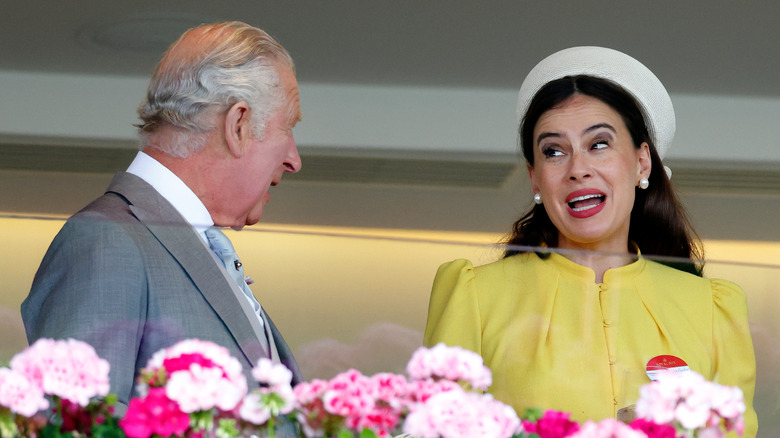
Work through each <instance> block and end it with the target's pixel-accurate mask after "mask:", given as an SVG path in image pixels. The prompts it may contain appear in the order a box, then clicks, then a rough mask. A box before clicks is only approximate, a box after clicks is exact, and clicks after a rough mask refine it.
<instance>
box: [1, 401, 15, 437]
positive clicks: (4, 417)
mask: <svg viewBox="0 0 780 438" xmlns="http://www.w3.org/2000/svg"><path fill="white" fill-rule="evenodd" d="M18 434H19V429H18V428H17V427H16V423H15V422H14V417H13V414H12V413H11V410H10V409H7V408H4V407H2V406H0V437H3V438H11V437H15V436H17V435H18Z"/></svg>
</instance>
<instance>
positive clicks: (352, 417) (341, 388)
mask: <svg viewBox="0 0 780 438" xmlns="http://www.w3.org/2000/svg"><path fill="white" fill-rule="evenodd" d="M322 402H323V406H324V407H325V410H326V411H327V412H329V413H331V414H334V415H339V416H342V417H344V418H345V419H346V424H347V427H349V428H351V429H354V428H356V427H357V424H358V421H359V418H360V416H361V415H363V413H365V412H368V410H369V409H371V407H372V406H373V404H374V400H373V399H372V398H371V397H370V394H369V392H368V378H367V377H365V376H363V375H362V374H360V372H359V371H357V370H348V371H346V372H343V373H341V374H339V375H337V376H336V377H334V378H333V379H331V381H330V383H329V384H328V389H327V390H326V391H325V394H323V396H322Z"/></svg>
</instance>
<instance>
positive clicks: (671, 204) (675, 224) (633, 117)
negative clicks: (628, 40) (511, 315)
mask: <svg viewBox="0 0 780 438" xmlns="http://www.w3.org/2000/svg"><path fill="white" fill-rule="evenodd" d="M575 94H581V95H585V96H590V97H594V98H596V99H599V100H600V101H602V102H604V103H606V104H607V105H609V106H610V107H611V108H612V109H614V110H615V111H616V112H617V113H618V114H620V116H621V118H622V119H623V122H624V123H625V124H626V128H628V132H629V133H630V134H631V139H632V141H633V142H634V146H635V147H636V148H639V147H640V145H641V144H642V143H645V142H646V143H647V144H648V145H649V149H650V159H651V162H652V170H651V172H650V177H649V178H648V180H649V181H650V186H649V187H648V188H647V189H646V190H641V189H636V197H635V199H634V207H633V209H632V210H631V223H630V226H629V231H628V238H629V240H631V241H632V242H634V243H636V245H637V246H638V247H639V249H640V250H641V251H642V254H643V255H647V256H660V257H671V258H682V259H687V260H688V261H689V262H688V263H673V262H666V264H668V265H670V266H673V267H675V268H678V269H681V270H684V271H687V272H693V273H695V274H697V275H701V269H702V266H701V264H700V263H701V262H700V260H702V252H701V247H700V242H699V238H698V236H697V235H696V232H695V231H694V230H693V227H692V226H691V224H690V221H689V220H688V216H687V214H686V213H685V209H684V208H683V207H682V205H681V204H680V201H679V200H678V198H677V195H676V193H675V191H674V188H673V187H672V184H671V182H670V181H669V178H668V177H667V176H666V172H665V171H664V167H663V163H662V162H661V158H660V157H659V156H658V152H657V151H656V149H655V145H654V144H653V141H652V140H651V138H650V134H649V133H648V131H647V127H646V125H645V121H644V118H643V117H642V112H641V111H640V110H639V107H638V106H637V104H636V102H635V101H634V99H633V98H631V96H630V95H629V94H628V93H627V92H625V91H624V90H623V89H622V88H620V87H618V86H617V85H614V84H613V83H611V82H608V81H606V80H603V79H599V78H594V77H591V76H567V77H564V78H562V79H558V80H555V81H552V82H549V83H547V85H545V86H544V87H543V88H542V89H541V90H539V92H538V93H536V96H534V98H533V100H532V101H531V104H530V105H529V106H528V111H527V112H526V114H525V117H524V118H523V120H522V121H521V123H520V146H521V148H522V152H523V156H524V157H525V160H526V161H527V162H528V164H529V165H530V166H533V165H534V154H533V132H534V127H535V126H536V122H537V121H538V120H539V118H540V117H541V116H542V114H544V113H545V112H546V111H547V110H549V109H551V108H554V107H556V106H558V105H560V104H561V103H563V102H564V101H565V100H566V99H568V98H570V97H571V96H573V95H575ZM504 243H505V244H506V245H507V248H506V250H505V251H504V257H509V256H511V255H514V254H518V253H521V252H525V251H524V250H522V249H521V248H516V247H517V246H527V247H539V246H547V247H550V248H555V247H557V246H558V229H557V228H555V225H554V224H553V223H552V221H551V220H550V217H549V216H548V215H547V212H546V211H545V209H544V206H543V205H535V206H533V207H532V208H531V210H530V211H528V212H527V213H525V214H524V215H523V216H522V217H521V218H520V219H518V220H517V222H515V223H514V226H513V227H512V233H511V234H510V235H509V236H508V237H507V239H506V240H505V242H504Z"/></svg>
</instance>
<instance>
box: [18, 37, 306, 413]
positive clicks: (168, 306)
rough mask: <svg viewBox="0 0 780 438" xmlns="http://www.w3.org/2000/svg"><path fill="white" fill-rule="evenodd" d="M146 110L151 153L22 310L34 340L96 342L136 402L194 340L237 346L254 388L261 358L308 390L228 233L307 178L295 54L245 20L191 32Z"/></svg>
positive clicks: (56, 245)
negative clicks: (149, 372) (136, 392)
mask: <svg viewBox="0 0 780 438" xmlns="http://www.w3.org/2000/svg"><path fill="white" fill-rule="evenodd" d="M138 113H139V116H140V118H141V121H142V123H141V124H140V125H139V128H140V136H141V141H142V145H143V148H142V151H141V152H139V153H138V156H137V157H136V158H135V160H134V161H133V162H132V163H131V164H130V167H129V168H128V169H127V172H122V173H119V174H117V175H116V176H115V177H114V179H113V181H112V182H111V185H110V186H109V187H108V189H107V191H106V193H105V194H104V195H103V196H101V197H100V198H98V199H97V200H95V201H94V202H92V203H91V204H89V205H88V206H87V207H86V208H84V209H83V210H81V211H80V212H79V213H77V214H76V215H74V216H73V217H71V218H70V219H69V220H68V222H67V223H66V224H65V226H64V227H63V228H62V230H61V231H60V233H59V234H58V235H57V237H56V238H55V239H54V241H53V242H52V244H51V247H50V248H49V250H48V252H47V253H46V256H45V257H44V259H43V262H42V263H41V266H40V268H39V270H38V273H37V274H36V276H35V280H34V282H33V286H32V290H31V291H30V295H29V296H28V297H27V299H26V300H25V301H24V303H23V304H22V316H23V318H24V323H25V328H26V330H27V335H28V338H29V341H30V342H33V341H34V340H36V339H38V338H43V337H50V338H68V337H72V338H77V339H82V340H84V341H86V342H88V343H90V344H91V345H93V346H94V347H95V349H96V350H97V352H98V354H99V355H100V356H101V357H103V358H105V359H107V360H108V361H109V362H110V364H111V373H110V377H111V390H112V392H114V393H116V394H117V395H118V397H119V400H120V402H121V403H124V404H127V402H128V400H129V399H130V397H131V396H132V395H133V385H134V381H135V379H136V377H137V376H138V373H139V370H140V369H141V368H142V367H144V366H145V365H146V363H147V360H148V359H149V357H150V356H151V355H152V354H153V353H155V352H156V351H157V350H159V349H162V348H165V347H169V346H171V345H172V344H174V343H175V342H177V341H180V340H183V339H187V338H199V339H201V340H209V341H213V342H215V343H217V344H219V345H222V346H224V347H227V348H228V349H229V350H230V352H231V353H232V355H233V356H234V357H236V358H237V359H239V360H240V361H241V363H242V364H243V366H244V371H245V374H246V375H247V378H248V382H249V383H250V385H251V384H252V382H253V381H254V380H253V379H252V378H251V373H250V370H251V368H252V366H253V365H254V364H255V363H256V362H257V360H258V359H259V358H261V357H268V358H271V359H272V360H274V361H277V362H281V363H284V364H285V365H286V366H287V367H288V368H289V369H290V370H291V371H292V372H293V376H294V377H293V383H295V382H297V381H298V380H300V372H299V371H298V367H297V365H296V363H295V360H294V359H293V357H292V354H291V353H290V350H289V348H288V347H287V345H286V344H285V342H284V340H283V339H282V337H281V335H280V334H279V332H278V331H277V329H276V327H275V326H274V324H273V323H272V322H271V320H270V319H269V318H268V316H267V315H266V313H265V312H264V310H263V308H262V307H261V306H260V305H259V304H258V302H257V301H256V300H255V298H254V296H253V295H252V293H251V291H250V290H249V288H248V286H247V284H246V282H245V281H244V276H243V268H242V267H241V263H240V262H239V261H238V259H237V258H236V257H235V253H234V252H233V248H232V245H231V244H230V242H229V240H227V238H226V237H225V235H224V234H223V233H222V232H221V231H220V230H219V227H231V228H234V229H238V228H241V227H243V226H244V225H252V224H254V223H256V222H257V221H259V220H260V217H261V216H262V213H263V207H264V206H265V204H266V203H267V202H268V200H269V199H270V195H269V193H268V191H269V188H270V187H271V186H275V185H277V184H279V181H280V180H281V178H282V175H283V174H284V173H285V172H290V173H293V172H297V171H298V170H299V169H300V168H301V160H300V157H299V156H298V151H297V149H296V145H295V141H294V140H293V135H292V129H293V127H294V126H295V124H296V122H297V121H298V120H300V104H299V97H298V84H297V82H296V80H295V73H294V67H293V61H292V59H291V58H290V55H289V54H288V53H287V52H286V51H285V49H284V48H283V47H282V46H281V45H279V44H278V43H277V42H276V41H275V40H274V39H273V38H271V37H270V36H269V35H268V34H266V33H265V32H263V31H262V30H260V29H257V28H254V27H251V26H249V25H246V24H244V23H239V22H230V23H220V24H210V25H204V26H201V27H197V28H194V29H190V30H189V31H187V32H186V33H185V34H184V35H182V37H181V38H180V39H179V40H178V41H177V42H175V43H174V44H173V45H172V46H171V47H170V49H168V52H167V53H166V54H165V55H164V57H163V59H162V60H161V61H160V63H159V65H158V66H157V69H156V71H155V72H154V75H153V76H152V79H151V82H150V85H149V90H148V95H147V98H146V100H145V101H144V102H143V103H142V105H141V106H140V108H139V110H138ZM120 409H121V407H120Z"/></svg>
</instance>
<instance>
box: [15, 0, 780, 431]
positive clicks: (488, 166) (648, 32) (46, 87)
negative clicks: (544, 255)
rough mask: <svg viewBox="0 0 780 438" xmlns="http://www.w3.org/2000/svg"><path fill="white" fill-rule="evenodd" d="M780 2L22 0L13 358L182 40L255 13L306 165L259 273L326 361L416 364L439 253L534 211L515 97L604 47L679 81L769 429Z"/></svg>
mask: <svg viewBox="0 0 780 438" xmlns="http://www.w3.org/2000/svg"><path fill="white" fill-rule="evenodd" d="M778 19H780V3H778V2H769V1H766V2H750V3H744V2H731V1H711V2H707V3H694V2H684V3H679V2H671V1H658V2H652V3H649V2H642V3H637V2H621V1H611V0H610V1H604V0H600V1H596V0H584V1H558V2H530V1H488V2H473V1H460V0H453V1H426V2H419V1H407V0H403V1H393V2H365V1H360V0H333V1H327V2H323V1H306V0H304V1H296V2H264V1H250V0H245V1H222V2H210V1H205V0H196V1H166V2H152V1H134V2H104V1H97V0H74V1H69V2H49V1H27V2H6V4H4V5H3V12H2V14H1V15H0V245H2V247H3V248H4V249H5V250H4V251H2V252H0V279H2V283H0V284H1V286H0V291H1V293H0V361H7V360H8V359H9V358H10V357H11V356H12V355H13V354H14V353H15V352H17V351H19V350H20V349H22V348H24V346H25V345H26V340H25V338H24V332H23V328H22V326H21V318H20V317H19V305H20V303H21V301H22V300H23V299H24V297H25V296H26V294H27V291H28V290H29V287H30V284H31V282H32V277H33V275H34V273H35V270H36V269H37V266H38V264H39V263H40V260H41V258H42V256H43V253H44V252H45V250H46V247H47V246H48V244H49V242H50V241H51V239H52V238H53V236H54V235H55V234H56V232H57V230H59V228H60V227H61V226H62V223H63V222H62V220H63V218H65V217H67V216H69V215H70V214H72V213H74V212H76V211H77V210H78V209H80V208H81V207H83V206H84V205H85V204H86V203H88V202H89V201H90V200H91V199H93V198H95V197H97V196H99V195H100V194H102V193H103V190H104V189H105V187H106V186H107V184H108V182H109V181H110V179H111V176H112V175H113V173H115V172H116V171H120V170H124V169H125V168H126V166H127V164H129V162H130V161H131V160H132V157H133V156H134V154H135V151H136V140H135V131H134V128H133V126H132V125H133V123H135V122H136V117H135V108H136V107H137V105H138V104H139V102H140V101H141V99H142V97H143V94H144V92H145V88H146V84H147V81H148V76H149V74H150V72H151V70H152V69H153V68H154V65H155V64H156V62H157V60H158V59H159V58H160V56H161V54H162V52H163V51H164V50H165V48H166V47H167V46H168V45H169V44H170V43H171V42H172V41H173V40H175V39H176V38H177V37H178V35H179V34H181V32H183V31H184V30H186V29H187V28H189V27H191V26H194V25H197V24H200V23H202V22H212V21H224V20H241V21H246V22H248V23H250V24H252V25H255V26H258V27H261V28H263V29H265V30H266V31H268V32H269V33H271V34H272V35H273V36H274V37H275V38H277V39H278V40H279V41H280V42H281V44H282V45H283V46H284V47H285V48H287V49H288V51H289V52H290V53H291V55H292V56H293V58H294V59H295V61H296V65H297V70H298V79H299V82H300V88H301V105H302V111H303V114H304V119H303V121H302V122H301V123H300V124H299V125H298V127H297V128H296V130H295V135H296V139H297V141H298V144H299V149H300V151H301V156H302V158H303V169H302V170H301V172H300V173H298V174H296V175H287V176H285V179H284V180H283V181H282V184H281V185H280V186H279V187H276V188H274V189H273V191H272V195H273V200H272V201H271V203H270V204H269V205H268V207H267V209H266V213H265V216H264V219H263V222H262V223H261V224H259V225H257V226H254V227H250V228H248V229H245V230H244V231H241V232H237V233H232V234H231V235H230V237H231V239H232V240H233V241H234V242H235V245H236V247H237V250H238V252H239V254H240V255H241V256H242V259H243V261H244V264H245V266H246V268H247V273H248V274H249V275H252V276H253V277H254V278H255V280H257V281H258V283H257V284H256V285H255V286H253V290H254V291H255V293H256V294H257V295H258V297H259V298H260V300H261V302H263V305H264V306H265V307H266V308H267V309H268V311H269V313H270V314H271V315H272V316H273V317H274V320H275V322H276V323H277V325H278V326H279V327H280V329H281V330H282V332H283V333H284V335H285V337H286V338H287V340H288V341H289V343H290V344H291V347H292V348H293V350H294V352H295V353H296V356H297V357H298V359H299V361H300V362H302V365H303V368H304V373H305V375H306V377H307V378H313V377H329V376H332V375H333V374H335V373H337V372H339V371H343V370H344V369H346V368H348V367H357V368H359V369H361V370H362V371H364V372H367V373H373V372H377V371H385V370H386V371H399V372H400V371H402V370H403V367H404V365H405V363H406V361H407V360H408V358H409V355H410V354H411V352H412V351H413V350H414V349H415V348H416V347H417V346H419V345H420V343H421V340H422V331H423V329H424V325H425V316H426V311H427V304H428V294H429V292H430V285H431V281H432V279H433V275H434V273H435V271H436V268H437V267H438V265H439V264H441V263H442V262H445V261H448V260H451V259H453V258H459V257H463V258H470V259H472V260H473V261H475V264H480V263H487V262H489V261H492V260H494V259H495V258H496V257H497V256H498V254H499V252H500V251H499V250H498V249H497V248H496V247H495V246H492V244H494V243H496V242H498V241H499V240H500V238H501V237H502V236H503V235H504V233H506V232H507V231H509V227H510V225H511V223H512V222H513V221H514V220H515V218H516V217H517V216H518V215H519V214H520V213H521V212H522V211H523V210H525V208H526V207H528V205H529V203H530V189H529V188H528V184H527V183H526V179H527V177H526V171H525V165H524V164H523V163H521V162H520V161H519V159H518V157H517V154H516V146H517V141H516V120H515V111H514V107H515V99H516V95H517V90H518V89H519V87H520V84H521V82H522V80H523V78H524V77H525V75H526V74H527V73H528V71H529V70H530V69H531V68H532V67H533V66H534V65H535V64H536V63H537V62H538V61H539V60H541V59H542V58H544V57H545V56H547V55H549V54H551V53H553V52H554V51H557V50H559V49H562V48H565V47H569V46H575V45H601V46H606V47H611V48H614V49H618V50H621V51H623V52H626V53H628V54H630V55H632V56H634V57H635V58H637V59H638V60H640V61H641V62H643V63H644V64H645V65H647V66H648V67H649V68H650V69H651V70H653V72H655V74H656V75H657V76H658V77H659V78H660V80H661V81H662V82H663V83H664V84H665V86H666V87H667V89H668V90H669V92H670V94H671V96H672V100H673V102H674V104H675V110H676V113H677V135H676V137H675V141H674V144H673V146H672V149H671V150H670V152H669V153H668V155H667V159H666V160H665V161H666V164H667V165H668V166H670V167H671V168H672V170H673V178H672V181H673V182H674V184H675V185H676V187H677V188H678V190H679V192H680V195H681V197H682V199H683V202H684V203H685V205H686V207H687V208H688V211H689V213H690V215H691V218H692V221H693V223H694V225H695V227H696V229H697V231H698V232H699V234H700V235H701V237H702V238H703V239H704V242H705V249H706V250H707V257H708V259H709V263H708V270H707V274H708V275H710V276H717V277H723V278H727V279H729V280H732V281H735V282H737V283H738V284H740V285H741V286H742V287H743V288H744V289H745V290H746V292H747V293H748V299H749V304H750V312H751V321H752V326H753V334H754V342H755V345H756V349H757V356H758V360H759V362H758V363H759V385H758V388H759V392H758V397H759V401H760V403H757V404H759V405H760V406H761V409H762V410H763V411H762V412H761V421H762V428H761V432H760V436H767V437H769V436H777V435H778V433H774V432H772V430H773V429H772V427H773V424H774V425H777V424H778V423H780V420H774V418H775V417H780V415H777V414H778V412H777V409H778V407H779V406H780V382H778V378H777V377H776V372H777V370H778V369H780V367H778V365H780V358H778V357H777V356H778V355H780V353H778V352H780V348H779V347H780V345H778V343H780V341H778V339H780V327H778V324H779V323H778V322H777V318H776V317H775V315H777V314H778V311H780V300H778V295H777V292H776V291H775V289H776V287H775V283H776V282H777V279H778V278H780V275H778V274H780V227H778V226H777V220H776V217H777V216H778V214H779V213H780V147H778V136H777V126H778V121H780V81H778V75H777V72H778V71H780V47H779V46H778V45H777V42H778V41H780V28H778V26H776V23H777V21H778Z"/></svg>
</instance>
